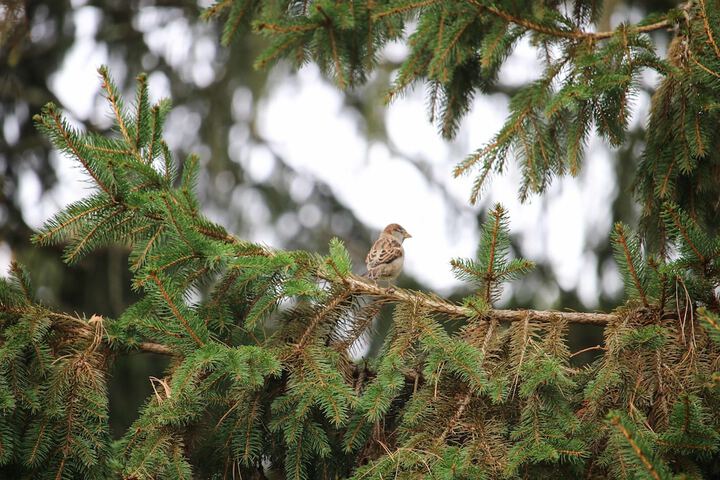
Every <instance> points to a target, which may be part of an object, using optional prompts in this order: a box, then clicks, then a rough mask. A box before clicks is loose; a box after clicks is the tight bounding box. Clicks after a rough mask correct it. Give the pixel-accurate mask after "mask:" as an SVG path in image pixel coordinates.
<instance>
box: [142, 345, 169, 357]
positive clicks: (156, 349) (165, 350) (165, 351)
mask: <svg viewBox="0 0 720 480" xmlns="http://www.w3.org/2000/svg"><path fill="white" fill-rule="evenodd" d="M138 348H139V349H140V350H142V351H143V352H147V353H159V354H161V355H172V354H173V353H175V352H173V351H172V349H171V348H170V347H166V346H165V345H162V344H160V343H153V342H141V343H140V344H138Z"/></svg>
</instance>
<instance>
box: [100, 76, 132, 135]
mask: <svg viewBox="0 0 720 480" xmlns="http://www.w3.org/2000/svg"><path fill="white" fill-rule="evenodd" d="M98 72H99V73H100V77H102V81H103V82H102V88H103V89H105V92H106V93H107V99H108V101H109V102H110V106H111V107H112V109H113V113H114V114H115V119H116V120H117V124H118V127H119V128H120V133H122V136H123V138H124V139H125V141H126V142H127V144H128V145H130V146H133V145H134V144H133V141H132V138H130V132H129V131H128V129H127V126H126V125H125V119H124V118H123V112H122V110H121V109H120V105H119V101H120V100H119V98H118V97H117V96H116V93H115V88H114V85H113V83H112V80H111V79H110V75H109V74H108V71H107V68H106V67H104V66H103V67H100V69H99V70H98Z"/></svg>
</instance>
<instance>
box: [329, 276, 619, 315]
mask: <svg viewBox="0 0 720 480" xmlns="http://www.w3.org/2000/svg"><path fill="white" fill-rule="evenodd" d="M343 281H344V283H345V284H346V285H347V286H348V287H349V288H350V289H351V290H352V292H353V293H355V294H363V295H372V296H376V297H382V298H384V299H387V300H390V301H393V300H394V301H398V302H409V303H418V304H420V305H422V306H424V307H426V308H427V309H429V310H431V311H433V312H435V313H442V314H445V315H448V316H451V317H457V318H470V317H477V316H478V314H477V312H475V311H474V310H472V309H471V308H468V307H463V306H462V305H457V304H455V303H451V302H448V301H446V300H443V299H441V298H438V297H435V296H430V295H425V294H423V293H420V292H414V291H412V290H405V289H401V288H382V287H380V286H378V285H376V284H374V283H372V282H371V281H370V280H367V279H365V278H362V277H357V276H355V275H349V276H347V277H345V278H344V279H343ZM483 316H484V317H485V318H488V319H495V320H498V321H501V322H517V321H521V320H525V319H526V318H528V316H529V317H530V319H531V320H541V321H549V320H553V319H556V320H565V321H567V322H568V323H582V324H588V325H606V324H608V323H610V322H612V321H614V320H617V318H618V316H617V315H615V314H613V313H586V312H560V311H555V310H499V309H498V310H489V311H488V312H485V313H483Z"/></svg>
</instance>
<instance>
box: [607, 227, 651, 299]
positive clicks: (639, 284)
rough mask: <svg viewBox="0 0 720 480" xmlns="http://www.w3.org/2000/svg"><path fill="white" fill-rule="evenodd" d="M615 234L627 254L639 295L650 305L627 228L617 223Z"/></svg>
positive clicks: (629, 268) (627, 260) (627, 261)
mask: <svg viewBox="0 0 720 480" xmlns="http://www.w3.org/2000/svg"><path fill="white" fill-rule="evenodd" d="M615 234H616V235H617V241H618V243H619V244H620V248H621V249H622V253H623V255H624V256H625V262H626V264H627V269H628V274H629V275H630V278H631V279H632V281H633V284H634V285H635V288H636V289H637V292H638V295H640V299H641V300H642V302H643V305H645V307H648V306H649V305H650V304H649V303H648V299H647V297H646V296H645V289H644V288H643V285H642V281H641V280H640V276H639V274H638V271H637V269H636V268H635V263H634V258H633V255H632V252H631V251H630V247H629V245H628V239H627V237H626V235H625V229H624V228H623V227H622V225H621V224H617V225H615Z"/></svg>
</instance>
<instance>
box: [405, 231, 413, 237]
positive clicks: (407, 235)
mask: <svg viewBox="0 0 720 480" xmlns="http://www.w3.org/2000/svg"><path fill="white" fill-rule="evenodd" d="M403 238H412V235H410V234H409V233H407V232H403Z"/></svg>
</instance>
